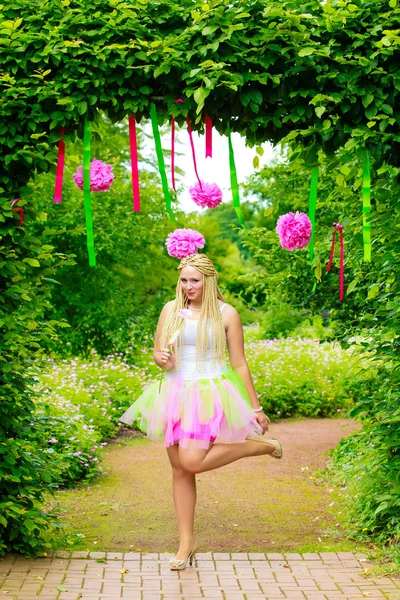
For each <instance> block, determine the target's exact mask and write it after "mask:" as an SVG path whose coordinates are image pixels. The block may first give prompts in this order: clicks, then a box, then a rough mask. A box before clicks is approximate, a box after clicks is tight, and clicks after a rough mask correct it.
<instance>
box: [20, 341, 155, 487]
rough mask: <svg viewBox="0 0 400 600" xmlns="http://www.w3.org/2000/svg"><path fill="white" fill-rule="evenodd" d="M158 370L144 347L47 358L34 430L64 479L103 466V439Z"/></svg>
mask: <svg viewBox="0 0 400 600" xmlns="http://www.w3.org/2000/svg"><path fill="white" fill-rule="evenodd" d="M128 361H129V362H128ZM133 362H135V363H136V364H130V363H133ZM158 372H159V371H158V368H157V367H156V366H155V365H154V363H153V360H152V358H151V354H150V351H149V350H146V349H143V350H142V353H141V355H140V356H139V357H137V358H134V357H133V355H131V354H129V353H126V354H123V353H122V352H120V353H117V354H113V355H109V356H108V357H107V358H104V359H102V358H100V357H99V356H98V355H97V353H96V352H93V353H92V357H91V360H84V359H82V358H74V359H70V360H66V359H64V360H60V361H59V362H58V361H56V360H54V359H52V358H49V359H47V361H46V362H45V363H44V364H43V370H42V372H41V374H40V376H39V377H38V378H37V383H36V386H35V390H36V393H38V392H40V401H38V402H37V405H36V411H35V414H34V419H33V421H32V423H33V426H32V429H31V434H30V435H31V438H32V439H33V440H35V442H36V443H37V444H38V445H39V446H40V447H41V448H42V449H43V451H45V452H47V454H48V455H49V460H51V461H52V462H53V463H54V464H56V465H57V469H58V481H59V482H60V483H62V484H64V485H72V484H73V482H75V481H78V480H81V479H84V480H89V479H90V478H91V477H93V476H94V475H95V473H97V472H98V471H99V470H100V469H101V467H100V464H99V458H100V456H99V450H100V447H101V446H102V445H105V442H104V440H106V439H107V438H109V437H112V436H114V435H115V434H116V433H117V432H118V428H119V424H118V419H119V417H120V416H121V414H122V413H123V412H124V410H126V409H127V408H128V406H130V405H131V404H132V402H134V400H135V398H136V397H137V396H138V395H139V394H140V393H141V391H142V389H143V387H144V386H145V385H146V383H148V381H149V380H150V379H151V378H152V377H153V376H154V375H155V374H156V373H158Z"/></svg>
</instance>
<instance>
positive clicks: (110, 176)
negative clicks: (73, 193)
mask: <svg viewBox="0 0 400 600" xmlns="http://www.w3.org/2000/svg"><path fill="white" fill-rule="evenodd" d="M82 168H83V167H81V166H80V167H78V169H77V172H76V173H74V175H73V178H74V179H75V183H76V185H77V186H78V188H80V189H81V190H83V171H82ZM111 171H112V166H111V165H108V164H106V163H103V162H102V161H101V160H97V158H95V159H93V160H92V162H91V163H90V191H91V192H108V190H109V189H110V186H111V184H112V183H113V181H114V173H111Z"/></svg>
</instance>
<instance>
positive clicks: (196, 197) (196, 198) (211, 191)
mask: <svg viewBox="0 0 400 600" xmlns="http://www.w3.org/2000/svg"><path fill="white" fill-rule="evenodd" d="M189 192H190V195H191V197H192V200H193V202H195V203H196V204H197V206H201V207H202V208H204V207H205V206H206V207H207V208H215V207H216V206H218V204H221V202H222V190H221V188H220V187H219V186H218V185H217V184H216V183H205V182H204V181H202V182H201V187H200V183H196V184H195V185H194V186H192V187H191V188H189Z"/></svg>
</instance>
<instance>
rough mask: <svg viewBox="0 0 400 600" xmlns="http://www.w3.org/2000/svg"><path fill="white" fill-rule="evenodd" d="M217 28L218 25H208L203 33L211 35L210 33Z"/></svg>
mask: <svg viewBox="0 0 400 600" xmlns="http://www.w3.org/2000/svg"><path fill="white" fill-rule="evenodd" d="M217 29H218V25H207V27H204V29H203V30H202V31H201V33H202V34H203V35H210V33H214V31H216V30H217Z"/></svg>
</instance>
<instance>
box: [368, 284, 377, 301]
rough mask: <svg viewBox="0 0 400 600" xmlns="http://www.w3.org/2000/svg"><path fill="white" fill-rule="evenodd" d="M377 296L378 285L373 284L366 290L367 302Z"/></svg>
mask: <svg viewBox="0 0 400 600" xmlns="http://www.w3.org/2000/svg"><path fill="white" fill-rule="evenodd" d="M378 294H379V285H378V284H377V283H374V284H373V285H372V286H371V287H370V288H369V290H368V300H373V299H374V298H376V297H377V295H378Z"/></svg>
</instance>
